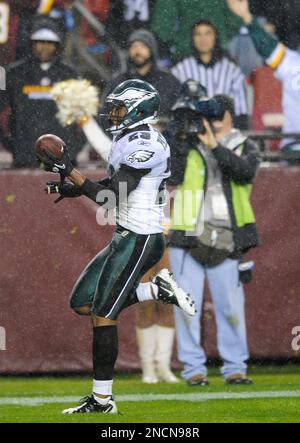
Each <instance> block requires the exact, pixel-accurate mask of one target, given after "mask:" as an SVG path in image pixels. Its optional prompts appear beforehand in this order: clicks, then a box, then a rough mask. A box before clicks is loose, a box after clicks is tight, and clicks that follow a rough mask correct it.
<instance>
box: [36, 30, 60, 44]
mask: <svg viewBox="0 0 300 443" xmlns="http://www.w3.org/2000/svg"><path fill="white" fill-rule="evenodd" d="M30 40H33V41H46V42H55V43H59V42H60V38H59V35H58V34H56V32H54V31H52V29H49V28H41V29H38V30H37V31H35V32H34V33H33V34H32V35H31V37H30Z"/></svg>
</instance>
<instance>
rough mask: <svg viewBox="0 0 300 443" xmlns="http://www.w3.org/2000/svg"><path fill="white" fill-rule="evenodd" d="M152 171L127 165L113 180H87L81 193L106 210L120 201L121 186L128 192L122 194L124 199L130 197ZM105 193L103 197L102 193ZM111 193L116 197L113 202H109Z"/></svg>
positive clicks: (123, 166) (113, 176) (121, 168)
mask: <svg viewBox="0 0 300 443" xmlns="http://www.w3.org/2000/svg"><path fill="white" fill-rule="evenodd" d="M149 172H150V169H134V168H130V167H129V166H126V165H121V167H120V169H119V170H118V171H117V172H116V173H115V174H113V175H112V177H111V179H104V180H101V181H100V182H92V181H90V180H89V179H86V180H85V182H84V183H83V185H82V186H81V188H80V189H81V192H82V194H83V195H85V196H86V197H88V198H90V199H91V200H93V201H94V202H96V203H98V205H100V206H103V205H105V207H106V209H111V208H113V207H115V205H116V203H117V202H118V201H119V192H120V188H121V186H124V188H125V189H126V192H125V193H124V194H122V199H123V198H126V197H128V196H129V194H130V193H131V192H132V191H134V190H135V189H136V188H137V186H138V184H139V182H140V180H141V178H142V177H143V176H144V175H146V174H148V173H149ZM102 191H104V192H103V194H102V196H101V194H100V193H101V192H102ZM109 192H112V193H113V194H114V196H115V198H114V199H112V201H110V200H109V197H108V195H109Z"/></svg>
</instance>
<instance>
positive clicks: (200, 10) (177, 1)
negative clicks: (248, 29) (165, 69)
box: [151, 0, 241, 63]
mask: <svg viewBox="0 0 300 443" xmlns="http://www.w3.org/2000/svg"><path fill="white" fill-rule="evenodd" d="M208 18H209V19H210V20H211V21H212V23H213V25H214V26H215V27H216V28H217V29H219V31H220V41H221V43H222V45H224V46H225V45H226V44H227V42H228V41H229V39H230V38H231V37H232V36H233V35H235V34H236V33H237V32H238V30H239V28H240V26H241V21H240V20H238V19H237V18H236V17H234V15H233V14H232V13H231V11H230V10H229V9H228V7H227V5H226V0H210V1H207V0H156V2H155V7H154V11H153V19H152V24H151V30H152V31H153V32H154V33H155V35H156V36H157V37H158V39H159V42H160V43H161V45H162V48H163V49H164V55H165V57H167V54H168V56H169V57H171V60H172V62H173V63H176V62H178V61H179V60H181V59H182V58H184V57H187V56H188V55H189V54H190V53H191V50H192V45H191V39H190V29H191V27H192V25H193V23H195V20H196V19H197V20H207V19H208Z"/></svg>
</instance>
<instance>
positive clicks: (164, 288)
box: [152, 269, 196, 316]
mask: <svg viewBox="0 0 300 443" xmlns="http://www.w3.org/2000/svg"><path fill="white" fill-rule="evenodd" d="M152 283H154V284H156V286H157V287H158V295H157V299H158V300H161V301H163V302H164V303H171V304H173V305H177V306H179V308H181V309H182V310H183V311H184V312H185V313H186V314H188V315H191V316H193V315H195V314H196V309H195V306H194V304H195V302H194V301H193V300H192V298H191V296H190V295H189V294H187V293H186V292H185V291H184V290H183V289H182V288H180V287H179V286H178V285H177V283H176V282H175V280H174V279H173V277H172V274H171V273H170V272H169V271H168V269H162V270H161V271H159V272H158V274H156V276H155V277H154V278H153V280H152Z"/></svg>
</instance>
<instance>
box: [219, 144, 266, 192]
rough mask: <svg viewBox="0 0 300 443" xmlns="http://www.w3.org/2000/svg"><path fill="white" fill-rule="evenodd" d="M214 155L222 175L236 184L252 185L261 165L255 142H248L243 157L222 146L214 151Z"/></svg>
mask: <svg viewBox="0 0 300 443" xmlns="http://www.w3.org/2000/svg"><path fill="white" fill-rule="evenodd" d="M213 154H214V156H215V158H216V159H217V161H218V164H219V167H220V169H221V171H222V173H223V174H224V175H226V176H227V177H228V178H230V179H232V180H234V181H235V182H236V183H239V184H247V183H251V182H252V181H253V179H254V178H255V175H256V171H257V168H258V165H259V163H260V155H259V151H258V148H257V146H256V144H255V143H254V142H252V141H250V140H246V142H245V146H244V149H243V153H242V155H241V156H239V155H237V153H236V152H234V151H231V150H230V149H228V148H224V147H223V146H221V145H219V146H218V147H217V148H215V149H213Z"/></svg>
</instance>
